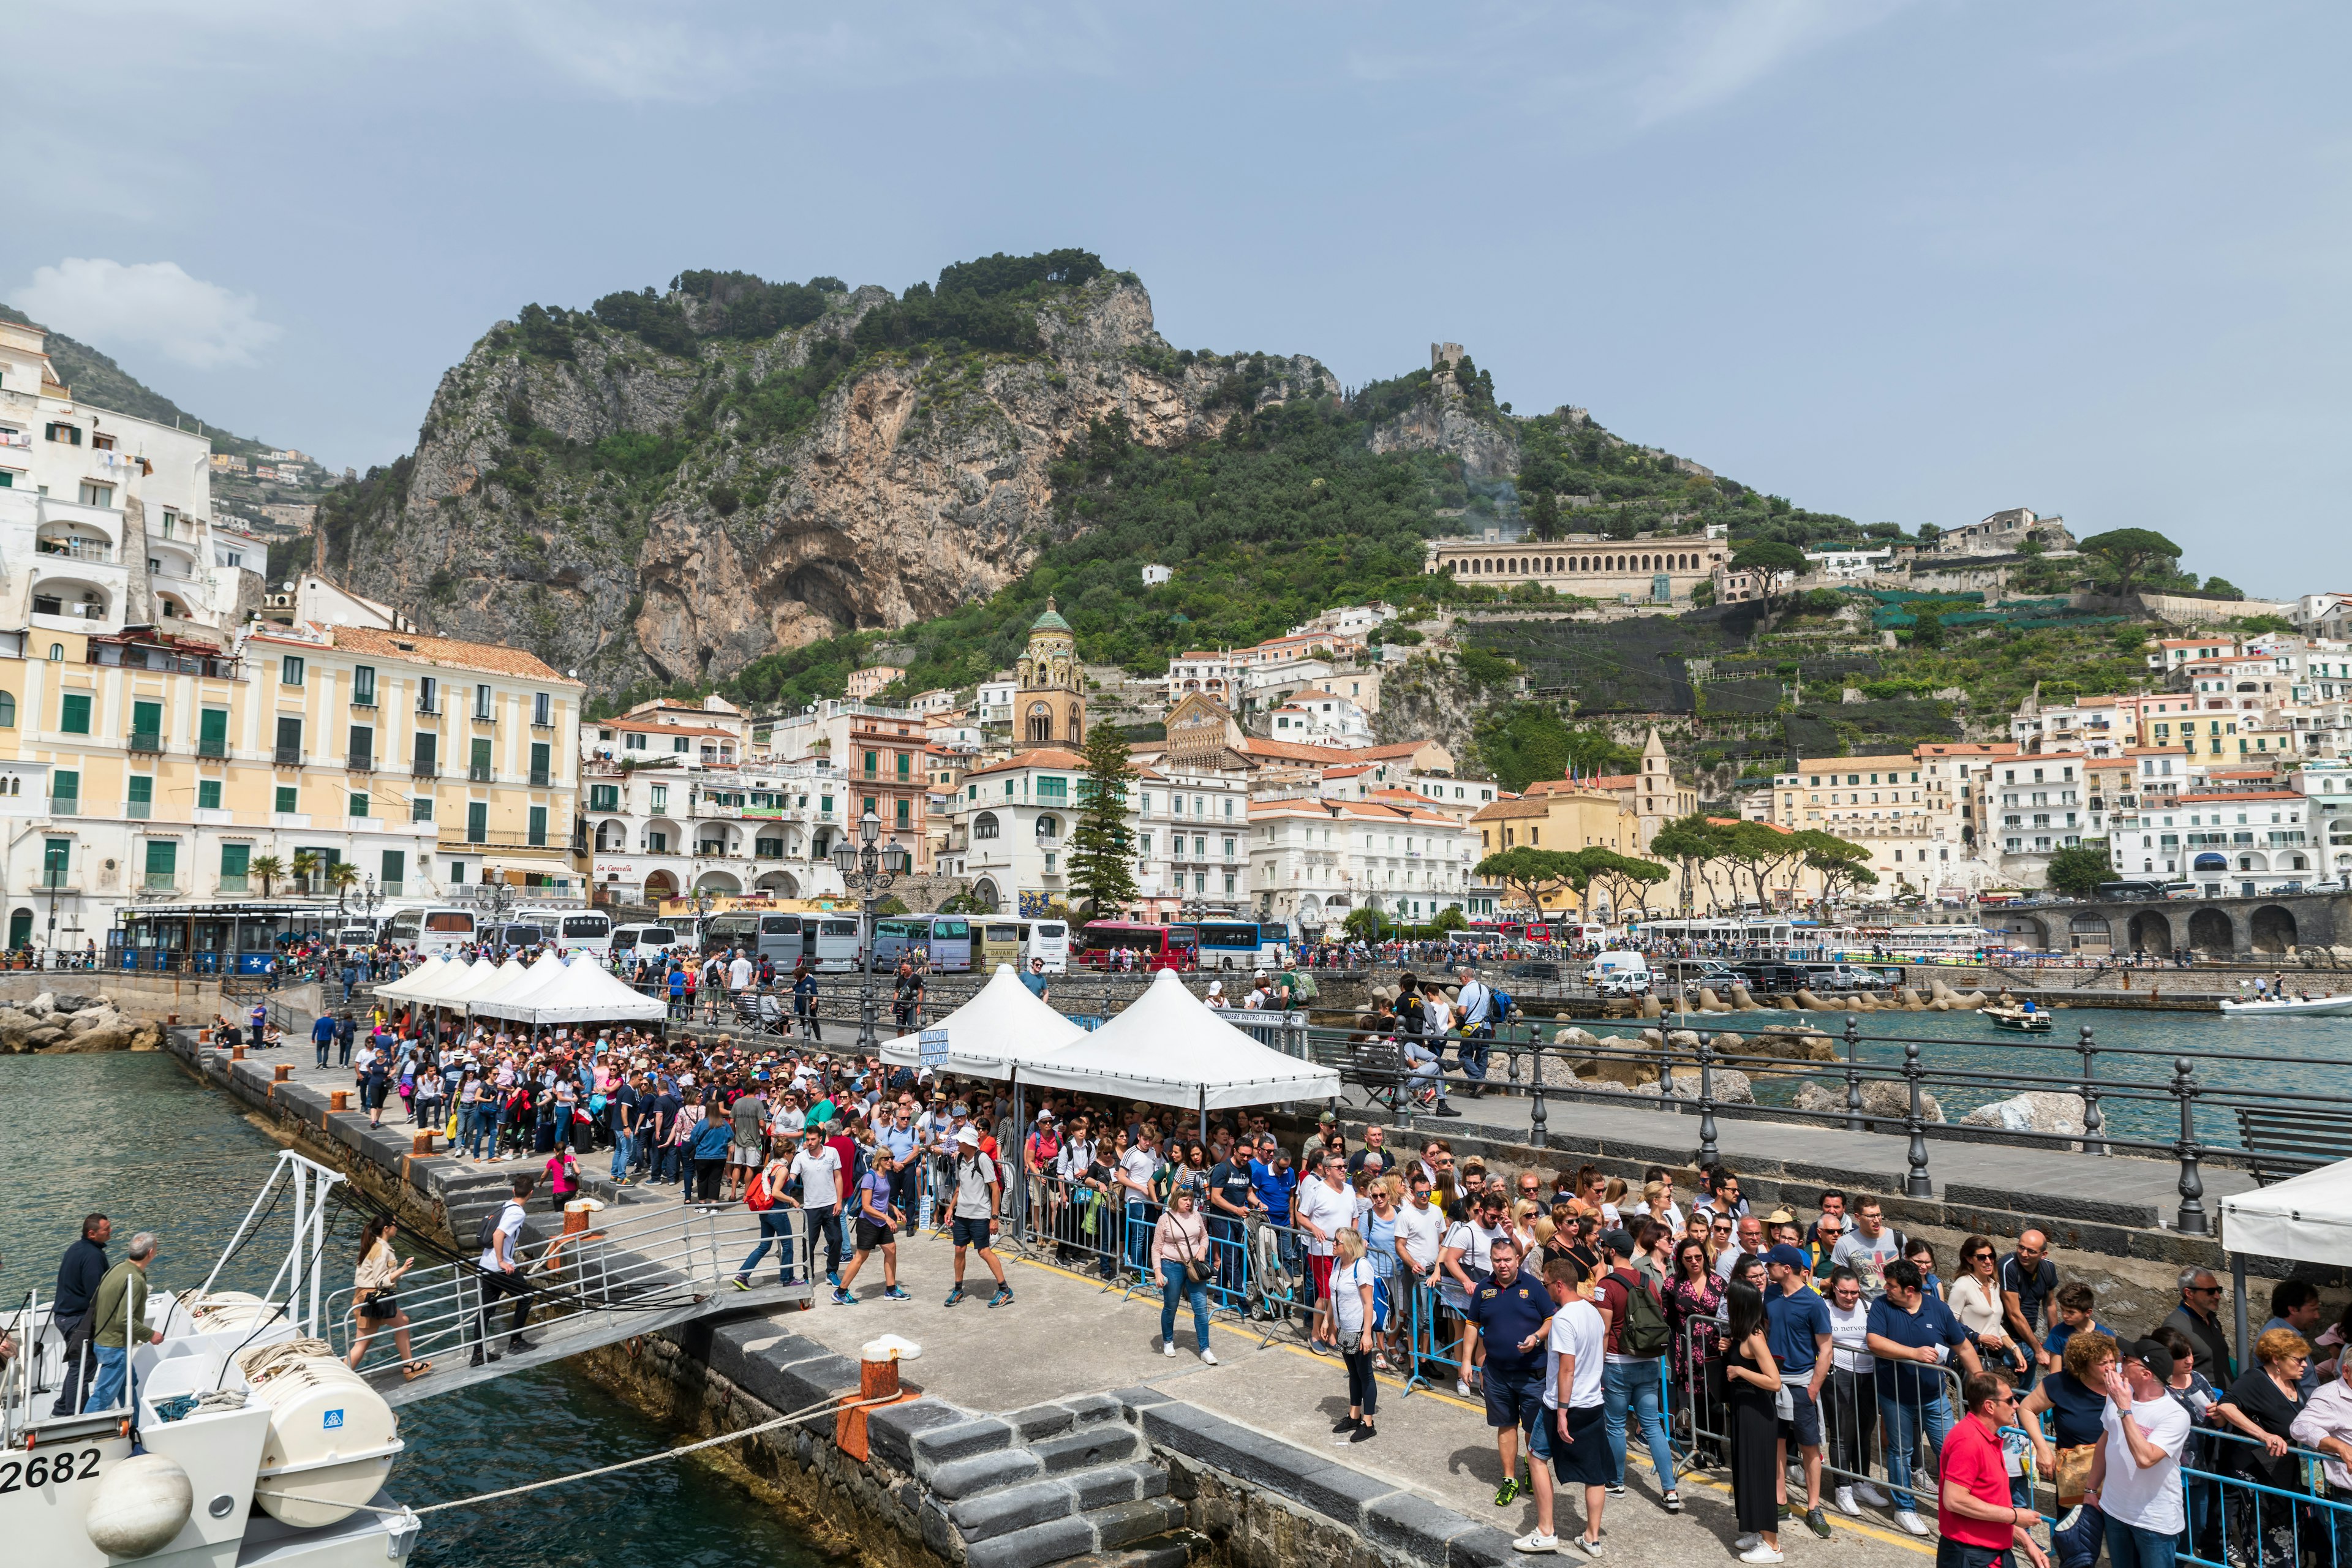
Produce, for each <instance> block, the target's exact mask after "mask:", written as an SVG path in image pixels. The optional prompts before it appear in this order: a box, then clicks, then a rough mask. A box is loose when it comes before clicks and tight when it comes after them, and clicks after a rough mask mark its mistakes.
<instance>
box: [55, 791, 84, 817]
mask: <svg viewBox="0 0 2352 1568" xmlns="http://www.w3.org/2000/svg"><path fill="white" fill-rule="evenodd" d="M49 815H50V816H80V815H81V796H79V795H51V796H49Z"/></svg>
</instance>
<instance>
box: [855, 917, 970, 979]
mask: <svg viewBox="0 0 2352 1568" xmlns="http://www.w3.org/2000/svg"><path fill="white" fill-rule="evenodd" d="M910 950H912V951H915V952H929V954H930V960H931V968H932V969H933V970H935V971H937V972H938V973H943V974H956V973H965V972H967V971H969V970H970V969H971V959H972V952H971V921H969V920H967V919H965V918H964V917H963V916H962V915H895V916H886V917H884V918H882V919H880V920H877V921H875V922H874V952H873V953H872V955H871V957H870V959H869V961H868V962H869V964H870V966H871V968H872V969H873V970H874V971H875V973H885V972H887V971H889V970H893V969H896V968H898V956H899V954H901V953H903V952H908V951H910Z"/></svg>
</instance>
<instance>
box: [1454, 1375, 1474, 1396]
mask: <svg viewBox="0 0 2352 1568" xmlns="http://www.w3.org/2000/svg"><path fill="white" fill-rule="evenodd" d="M1454 1393H1456V1394H1460V1395H1461V1396H1462V1397H1463V1398H1465V1399H1467V1398H1469V1397H1470V1380H1469V1379H1468V1378H1466V1377H1457V1378H1455V1379H1454Z"/></svg>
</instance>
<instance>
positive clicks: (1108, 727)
mask: <svg viewBox="0 0 2352 1568" xmlns="http://www.w3.org/2000/svg"><path fill="white" fill-rule="evenodd" d="M1085 754H1086V760H1087V772H1086V776H1085V777H1084V778H1082V779H1081V780H1079V781H1078V789H1079V801H1078V822H1077V826H1076V828H1074V829H1073V830H1072V831H1071V835H1070V886H1071V888H1072V889H1073V890H1075V891H1076V892H1077V893H1079V894H1081V895H1083V897H1084V902H1083V904H1082V906H1081V907H1082V908H1083V909H1084V910H1086V912H1087V913H1088V914H1096V913H1099V912H1100V911H1102V910H1108V909H1116V908H1118V906H1119V905H1121V904H1125V903H1127V902H1129V901H1130V900H1133V899H1134V897H1135V862H1134V855H1135V842H1134V835H1133V834H1131V833H1130V832H1129V830H1128V826H1127V786H1128V785H1129V783H1131V782H1132V781H1133V780H1134V778H1135V763H1133V761H1132V760H1131V759H1130V758H1129V755H1128V751H1127V741H1126V738H1125V737H1124V736H1122V735H1121V734H1120V733H1119V731H1118V726H1117V725H1113V724H1097V725H1096V726H1095V727H1094V728H1093V729H1092V730H1091V731H1088V733H1087V742H1086V752H1085Z"/></svg>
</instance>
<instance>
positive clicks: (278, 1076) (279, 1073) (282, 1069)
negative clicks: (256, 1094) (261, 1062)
mask: <svg viewBox="0 0 2352 1568" xmlns="http://www.w3.org/2000/svg"><path fill="white" fill-rule="evenodd" d="M293 1076H294V1064H293V1063H292V1062H279V1063H278V1065H277V1066H276V1067H274V1068H270V1079H269V1081H270V1082H272V1083H284V1082H285V1081H286V1080H287V1079H289V1078H292V1077H293Z"/></svg>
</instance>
